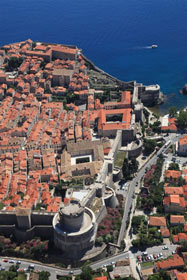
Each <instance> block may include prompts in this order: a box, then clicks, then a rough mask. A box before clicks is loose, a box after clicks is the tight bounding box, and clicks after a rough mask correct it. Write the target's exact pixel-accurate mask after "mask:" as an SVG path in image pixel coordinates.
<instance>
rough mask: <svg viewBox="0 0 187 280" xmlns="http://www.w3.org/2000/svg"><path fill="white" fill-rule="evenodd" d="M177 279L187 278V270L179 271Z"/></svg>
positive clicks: (185, 279)
mask: <svg viewBox="0 0 187 280" xmlns="http://www.w3.org/2000/svg"><path fill="white" fill-rule="evenodd" d="M176 277H177V280H187V272H183V273H181V272H179V273H177V274H176Z"/></svg>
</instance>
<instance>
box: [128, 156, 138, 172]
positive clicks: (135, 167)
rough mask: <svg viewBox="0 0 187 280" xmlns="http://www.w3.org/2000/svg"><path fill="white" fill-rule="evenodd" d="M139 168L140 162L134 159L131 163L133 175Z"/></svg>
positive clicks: (130, 167)
mask: <svg viewBox="0 0 187 280" xmlns="http://www.w3.org/2000/svg"><path fill="white" fill-rule="evenodd" d="M138 166H139V162H138V161H137V160H136V159H135V158H132V159H131V161H130V163H129V169H130V171H131V173H132V174H134V173H136V172H137V171H138Z"/></svg>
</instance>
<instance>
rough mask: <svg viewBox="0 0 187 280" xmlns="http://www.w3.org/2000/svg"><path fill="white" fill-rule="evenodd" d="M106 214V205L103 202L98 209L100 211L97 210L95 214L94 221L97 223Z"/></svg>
mask: <svg viewBox="0 0 187 280" xmlns="http://www.w3.org/2000/svg"><path fill="white" fill-rule="evenodd" d="M106 215H107V210H106V206H105V204H104V202H103V205H102V207H101V209H100V211H99V212H98V214H97V216H96V223H97V225H98V224H99V223H100V222H101V221H102V219H104V217H105V216H106Z"/></svg>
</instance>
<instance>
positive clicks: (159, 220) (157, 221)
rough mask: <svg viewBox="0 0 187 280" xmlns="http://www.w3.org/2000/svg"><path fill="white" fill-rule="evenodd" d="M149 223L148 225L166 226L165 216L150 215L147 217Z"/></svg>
mask: <svg viewBox="0 0 187 280" xmlns="http://www.w3.org/2000/svg"><path fill="white" fill-rule="evenodd" d="M149 225H150V226H157V227H166V218H165V217H154V216H151V217H150V218H149Z"/></svg>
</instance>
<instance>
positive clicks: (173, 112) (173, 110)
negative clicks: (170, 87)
mask: <svg viewBox="0 0 187 280" xmlns="http://www.w3.org/2000/svg"><path fill="white" fill-rule="evenodd" d="M168 113H169V116H170V117H171V118H174V117H176V116H177V107H175V106H173V107H170V108H169V110H168Z"/></svg>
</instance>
